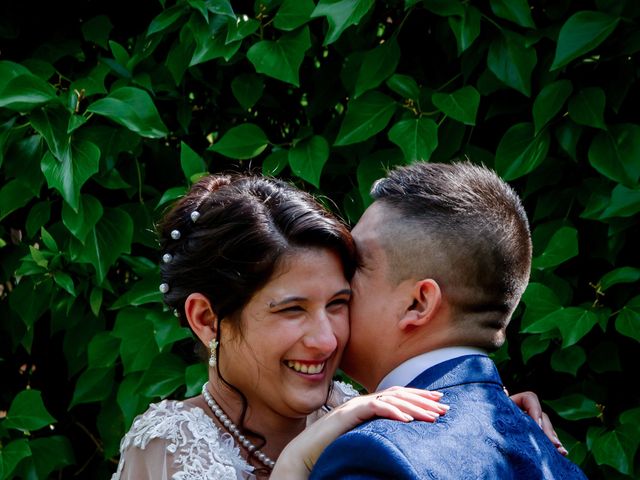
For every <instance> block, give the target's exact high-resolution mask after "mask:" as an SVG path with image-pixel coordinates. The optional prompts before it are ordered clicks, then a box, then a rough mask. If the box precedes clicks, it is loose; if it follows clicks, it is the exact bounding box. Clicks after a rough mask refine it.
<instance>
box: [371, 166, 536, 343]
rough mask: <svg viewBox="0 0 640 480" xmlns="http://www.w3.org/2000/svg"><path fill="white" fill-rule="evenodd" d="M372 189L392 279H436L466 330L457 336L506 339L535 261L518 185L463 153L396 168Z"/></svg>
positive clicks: (490, 340)
mask: <svg viewBox="0 0 640 480" xmlns="http://www.w3.org/2000/svg"><path fill="white" fill-rule="evenodd" d="M371 195H372V197H373V198H374V199H375V200H376V203H379V204H381V205H382V207H383V208H384V209H385V212H386V213H385V222H383V226H382V227H381V228H382V230H384V231H383V232H378V238H379V239H380V241H381V244H382V247H383V248H384V250H385V252H386V255H387V258H388V261H389V271H390V272H391V274H390V277H391V278H390V280H391V281H392V282H395V283H399V282H401V281H403V280H407V279H416V280H418V279H422V278H432V279H434V280H436V281H437V282H438V284H439V285H440V288H441V289H442V292H443V296H444V298H445V300H446V301H447V302H448V304H449V305H450V306H451V308H452V313H453V317H454V318H455V319H456V321H458V322H460V325H459V326H460V327H461V328H460V329H459V330H460V332H461V335H462V336H463V337H465V335H466V336H467V337H465V338H461V339H458V340H459V341H464V342H465V343H466V344H468V345H475V346H478V347H482V348H486V349H494V348H498V347H500V346H501V344H502V343H503V342H504V335H505V329H506V326H507V325H508V323H509V320H510V319H511V315H512V313H513V310H514V309H515V307H516V306H517V304H518V302H519V300H520V297H521V296H522V293H523V292H524V289H525V288H526V285H527V283H528V280H529V273H530V267H531V237H530V232H529V222H528V220H527V216H526V213H525V210H524V208H523V206H522V202H521V200H520V198H519V197H518V195H517V194H516V192H515V191H514V190H513V189H512V188H511V187H510V186H509V185H508V184H507V183H505V182H504V181H503V180H502V179H500V177H498V175H497V174H496V173H495V172H493V171H492V170H490V169H488V168H486V167H484V166H478V165H474V164H472V163H470V162H467V161H465V162H454V163H451V164H444V163H425V162H420V163H415V164H413V165H410V166H406V167H399V168H396V169H394V170H392V171H391V172H389V174H388V175H387V177H386V178H383V179H381V180H378V181H377V182H376V183H375V184H374V185H373V187H372V190H371Z"/></svg>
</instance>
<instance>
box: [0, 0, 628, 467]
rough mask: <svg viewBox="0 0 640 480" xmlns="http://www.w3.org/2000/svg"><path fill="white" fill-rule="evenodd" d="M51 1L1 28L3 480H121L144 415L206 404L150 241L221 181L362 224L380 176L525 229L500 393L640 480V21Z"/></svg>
mask: <svg viewBox="0 0 640 480" xmlns="http://www.w3.org/2000/svg"><path fill="white" fill-rule="evenodd" d="M49 3H52V5H41V4H40V3H36V2H30V1H29V0H22V1H21V2H17V1H15V0H11V1H8V2H3V5H2V6H1V7H0V9H2V10H3V11H2V12H0V39H1V40H2V43H1V44H0V45H2V47H1V54H0V277H1V278H0V280H1V282H2V286H0V318H1V319H2V320H1V325H0V378H1V382H2V389H1V392H0V410H2V411H6V415H4V414H3V415H4V417H5V418H4V419H2V420H0V444H1V450H0V479H3V478H10V477H13V476H18V477H22V478H47V477H49V476H58V475H62V476H64V477H70V476H72V475H77V476H86V477H91V478H107V477H108V475H109V473H110V472H111V471H113V470H114V467H115V462H117V455H118V442H119V439H120V437H121V436H122V434H123V433H124V432H125V431H126V429H127V428H128V427H129V425H130V424H131V422H132V419H133V417H134V416H135V415H136V414H138V413H140V412H141V411H142V410H144V409H145V407H146V405H147V404H148V403H149V402H151V401H155V400H157V399H159V398H161V397H166V396H169V395H173V396H178V397H179V396H184V395H194V394H196V393H197V387H198V385H200V384H201V383H200V382H201V381H202V378H203V376H204V375H205V373H206V371H205V366H204V365H203V364H202V363H200V362H199V361H198V360H197V358H196V356H195V355H194V354H193V341H192V340H191V335H190V333H189V332H188V331H187V330H185V329H183V328H180V327H179V325H178V323H177V321H176V319H175V318H174V317H173V316H172V315H171V314H170V313H169V312H168V311H166V310H165V309H163V307H162V304H161V295H160V293H159V292H158V283H159V276H158V259H159V253H158V251H157V250H156V241H155V238H154V235H153V223H154V221H155V220H157V218H158V216H159V215H160V213H161V211H162V210H163V208H164V207H166V206H167V205H168V203H169V202H170V201H171V200H173V199H175V198H177V197H179V196H180V195H181V194H182V193H183V192H184V191H185V189H186V188H187V187H188V185H189V184H190V183H191V182H193V181H194V180H195V179H197V178H198V177H199V176H200V175H202V174H203V172H206V171H209V172H219V171H227V170H241V171H249V170H251V171H262V172H264V173H267V174H270V175H278V176H280V177H283V178H287V179H289V180H291V181H293V182H295V183H296V184H297V185H299V186H300V187H301V188H304V189H307V190H309V191H311V192H313V193H314V194H317V195H318V197H319V198H321V199H323V201H326V202H327V204H328V205H329V206H330V208H332V209H334V210H335V211H336V212H339V213H340V214H341V215H343V216H344V217H345V218H347V219H348V220H349V221H351V222H355V221H356V220H357V218H358V217H359V215H360V214H361V212H362V211H363V209H364V208H365V207H366V205H368V203H369V202H370V200H369V198H368V195H367V191H368V188H369V186H370V184H371V182H372V181H373V180H374V179H376V178H378V177H380V176H382V175H383V174H384V171H385V169H387V168H389V167H390V166H393V165H396V164H403V163H407V162H411V161H413V160H415V159H425V160H426V159H429V160H431V161H447V160H449V159H451V158H453V157H464V156H468V157H469V158H471V159H472V160H473V161H476V162H482V163H484V164H486V165H488V166H491V167H493V168H495V169H496V170H497V171H498V172H499V173H500V175H502V177H503V178H505V179H506V180H508V181H510V182H511V183H512V184H513V185H514V187H515V188H516V189H517V190H518V191H519V192H520V194H521V195H522V197H523V198H524V202H525V205H526V208H527V210H528V214H529V217H530V219H531V223H532V229H533V241H534V261H533V273H532V277H531V284H530V286H529V288H528V289H527V291H526V293H525V296H524V299H523V302H522V305H521V306H520V307H519V309H518V311H517V312H516V315H515V317H514V320H513V322H512V325H511V327H510V331H509V343H508V345H507V346H506V347H505V348H503V349H502V350H501V351H500V352H499V353H498V355H497V356H496V359H497V361H498V362H499V364H500V367H501V370H502V372H503V376H504V379H505V382H506V383H507V385H508V387H509V388H510V390H511V391H512V392H515V391H518V390H523V389H532V390H534V391H536V392H537V393H538V394H539V395H540V397H541V399H542V400H543V401H544V405H545V409H546V410H547V411H548V412H549V413H550V415H551V417H552V419H553V421H554V424H555V426H556V427H557V430H558V432H559V434H560V437H561V439H562V440H563V441H564V442H565V444H566V445H567V446H568V448H569V449H570V458H571V459H572V460H574V461H575V462H577V463H579V464H580V465H581V466H582V467H583V469H584V470H585V472H586V473H587V474H588V475H589V477H590V478H608V479H611V478H613V479H616V478H631V477H633V476H634V475H638V474H640V468H639V465H638V463H639V459H638V454H637V451H638V445H639V443H640V407H638V405H639V404H640V398H639V396H638V393H637V387H636V385H635V384H636V383H637V379H636V378H635V377H636V376H637V375H635V374H634V373H633V372H634V371H635V367H633V365H636V361H637V356H638V352H639V351H640V350H639V348H638V346H639V345H638V342H639V341H640V289H639V288H638V286H639V284H640V283H639V280H640V264H639V262H638V255H637V253H636V250H637V248H638V245H640V238H639V230H640V229H639V228H638V219H639V217H638V212H639V211H640V185H639V179H640V119H639V118H638V113H637V107H636V105H638V103H637V102H638V101H639V100H640V99H639V98H638V97H639V92H640V90H639V89H638V81H637V80H638V72H639V71H640V70H639V68H640V61H639V53H638V51H639V50H640V29H639V28H638V20H639V16H640V4H638V3H637V2H636V1H634V0H597V1H590V2H578V1H572V0H559V1H557V0H547V1H544V0H542V1H533V0H532V1H531V4H528V3H527V0H489V1H482V2H481V1H458V0H422V1H416V0H406V1H405V2H402V1H387V2H374V1H373V0H337V1H336V0H319V1H317V2H314V1H312V0H284V1H277V0H274V1H260V0H257V1H256V2H255V4H253V3H252V2H229V1H228V0H178V1H177V2H176V3H173V2H167V1H165V0H161V1H160V2H159V3H150V4H146V3H145V4H142V5H143V6H144V8H143V9H141V13H136V12H135V11H132V10H131V9H132V6H131V5H127V4H124V3H123V4H111V3H109V2H106V3H105V2H83V1H77V2H63V4H59V3H58V4H56V3H55V2H49ZM232 3H233V4H232ZM96 4H97V5H96ZM135 10H137V9H135Z"/></svg>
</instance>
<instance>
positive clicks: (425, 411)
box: [378, 395, 446, 422]
mask: <svg viewBox="0 0 640 480" xmlns="http://www.w3.org/2000/svg"><path fill="white" fill-rule="evenodd" d="M378 401H380V402H384V403H387V404H390V405H392V406H394V407H396V408H398V409H399V410H401V411H402V412H404V413H406V414H408V415H410V416H412V417H413V418H415V419H417V420H424V421H428V422H432V421H434V420H436V419H438V418H439V417H440V415H444V413H446V409H443V408H442V405H441V404H439V403H436V402H433V401H432V400H426V399H423V398H421V397H415V398H413V399H411V400H407V399H405V398H401V397H398V396H391V395H388V396H387V395H382V396H380V397H379V398H378Z"/></svg>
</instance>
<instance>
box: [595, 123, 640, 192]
mask: <svg viewBox="0 0 640 480" xmlns="http://www.w3.org/2000/svg"><path fill="white" fill-rule="evenodd" d="M638 158H640V125H635V124H632V123H623V124H619V125H610V126H609V131H608V132H600V133H598V135H596V137H595V138H594V139H593V141H592V142H591V146H590V147H589V163H590V164H591V166H592V167H593V168H595V169H596V170H597V171H599V172H600V173H601V174H603V175H604V176H606V177H608V178H610V179H611V180H615V181H616V182H619V183H622V184H624V185H625V186H627V187H630V188H633V187H635V186H637V182H638V179H639V178H640V162H638Z"/></svg>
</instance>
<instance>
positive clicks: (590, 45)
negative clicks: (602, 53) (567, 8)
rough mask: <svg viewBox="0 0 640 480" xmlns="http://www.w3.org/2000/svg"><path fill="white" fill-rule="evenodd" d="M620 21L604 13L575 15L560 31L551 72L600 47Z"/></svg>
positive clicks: (579, 13)
mask: <svg viewBox="0 0 640 480" xmlns="http://www.w3.org/2000/svg"><path fill="white" fill-rule="evenodd" d="M619 20H620V19H619V18H616V17H612V16H610V15H607V14H605V13H602V12H594V11H589V10H583V11H581V12H577V13H575V14H573V15H572V16H571V17H570V18H569V19H568V20H567V21H566V22H565V24H564V25H562V28H561V29H560V34H559V35H558V44H557V46H556V53H555V57H554V59H553V65H551V70H556V69H558V68H561V67H564V66H565V65H566V64H568V63H569V62H570V61H572V60H573V59H575V58H578V57H579V56H580V55H584V54H585V53H587V52H589V51H591V50H593V49H594V48H596V47H597V46H598V45H600V44H601V43H602V42H603V41H604V40H605V39H606V38H607V37H608V36H609V35H610V34H611V32H613V30H614V29H615V28H616V26H617V25H618V21H619Z"/></svg>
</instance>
